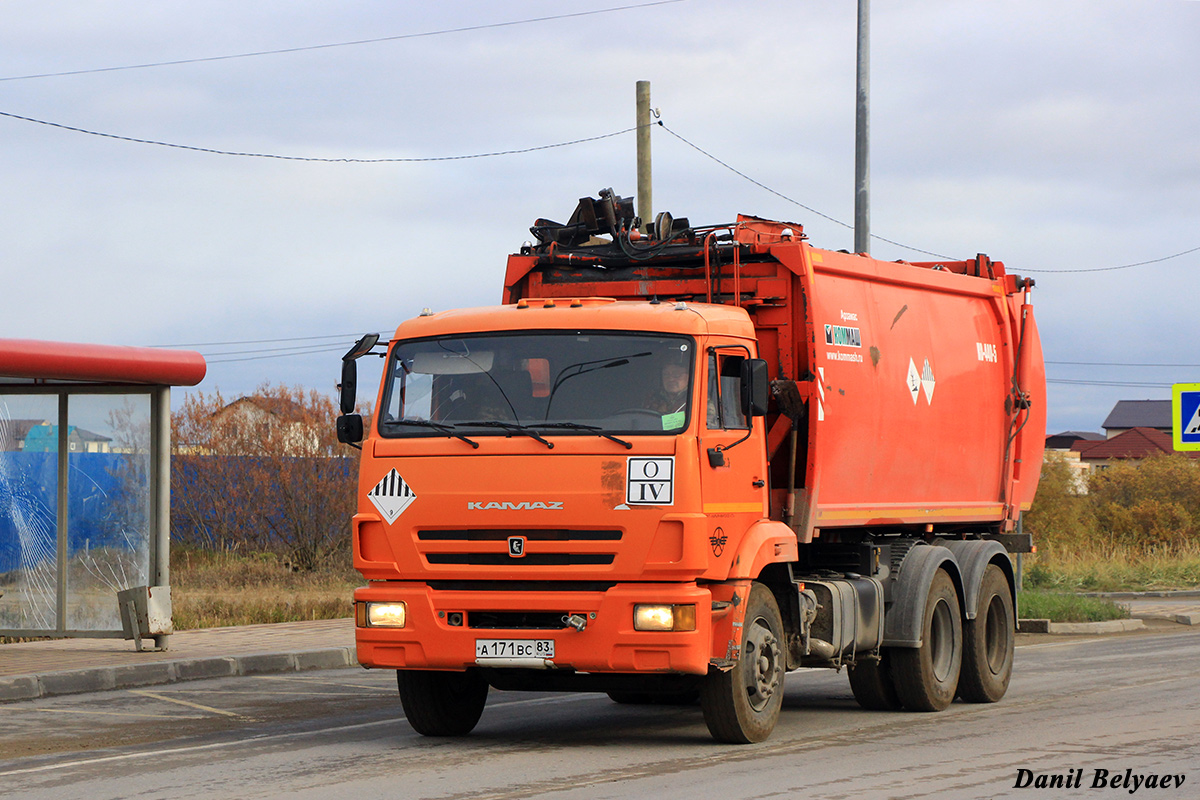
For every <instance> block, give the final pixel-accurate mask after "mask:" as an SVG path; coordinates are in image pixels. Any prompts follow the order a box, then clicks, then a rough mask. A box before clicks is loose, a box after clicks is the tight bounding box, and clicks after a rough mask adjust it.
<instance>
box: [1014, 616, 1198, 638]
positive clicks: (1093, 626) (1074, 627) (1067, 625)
mask: <svg viewBox="0 0 1200 800" xmlns="http://www.w3.org/2000/svg"><path fill="white" fill-rule="evenodd" d="M1180 616H1183V615H1180ZM1197 616H1200V615H1197ZM1145 627H1146V623H1145V621H1144V620H1141V619H1110V620H1105V621H1104V622H1051V621H1050V620H1048V619H1019V620H1017V633H1053V634H1080V633H1126V632H1128V631H1137V630H1141V629H1143V628H1145Z"/></svg>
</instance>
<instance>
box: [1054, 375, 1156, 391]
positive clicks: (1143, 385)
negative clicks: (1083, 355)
mask: <svg viewBox="0 0 1200 800" xmlns="http://www.w3.org/2000/svg"><path fill="white" fill-rule="evenodd" d="M1046 383H1059V384H1066V385H1069V386H1116V387H1123V388H1136V389H1170V388H1171V387H1172V386H1173V385H1174V384H1170V383H1149V382H1142V381H1084V380H1069V379H1066V378H1047V379H1046Z"/></svg>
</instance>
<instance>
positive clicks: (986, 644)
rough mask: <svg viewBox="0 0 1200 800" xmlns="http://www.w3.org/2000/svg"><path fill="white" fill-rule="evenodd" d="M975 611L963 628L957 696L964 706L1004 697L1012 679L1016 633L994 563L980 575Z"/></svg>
mask: <svg viewBox="0 0 1200 800" xmlns="http://www.w3.org/2000/svg"><path fill="white" fill-rule="evenodd" d="M976 608H977V611H976V613H975V619H973V620H971V621H970V622H968V623H967V624H966V626H965V627H964V629H963V665H962V678H961V679H960V681H959V684H958V693H959V696H960V697H962V699H963V700H966V701H967V702H968V703H994V702H996V701H997V700H999V699H1000V698H1001V697H1004V694H1005V692H1007V691H1008V682H1009V680H1010V679H1011V678H1012V669H1013V645H1014V639H1015V636H1014V632H1015V630H1016V627H1015V623H1014V621H1013V620H1014V617H1015V616H1016V615H1015V614H1013V600H1012V592H1011V591H1009V587H1008V579H1007V578H1006V577H1004V572H1003V571H1002V570H1001V569H1000V568H999V567H997V566H996V565H995V564H989V565H988V568H987V569H986V570H985V571H984V573H983V581H982V582H981V583H980V585H979V605H978V606H977V607H976Z"/></svg>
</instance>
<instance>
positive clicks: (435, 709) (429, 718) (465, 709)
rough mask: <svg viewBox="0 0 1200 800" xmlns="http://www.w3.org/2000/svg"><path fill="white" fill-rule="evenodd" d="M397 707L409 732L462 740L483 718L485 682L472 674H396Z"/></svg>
mask: <svg viewBox="0 0 1200 800" xmlns="http://www.w3.org/2000/svg"><path fill="white" fill-rule="evenodd" d="M396 685H397V686H398V687H399V689H400V704H401V705H403V706H404V715H405V716H406V717H407V718H408V723H409V724H410V725H412V726H413V730H415V731H416V732H417V733H419V734H422V735H423V736H465V735H467V734H468V733H470V732H471V731H472V730H473V729H474V728H475V725H476V724H477V723H478V722H479V718H480V717H481V716H482V715H483V706H484V704H485V703H486V702H487V695H488V682H487V680H485V679H484V677H483V676H482V675H480V674H479V673H478V672H476V671H474V670H468V671H466V672H431V671H425V670H403V669H402V670H398V671H397V672H396Z"/></svg>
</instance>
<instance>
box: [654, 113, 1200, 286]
mask: <svg viewBox="0 0 1200 800" xmlns="http://www.w3.org/2000/svg"><path fill="white" fill-rule="evenodd" d="M658 125H659V126H660V127H661V128H662V130H664V131H666V132H667V133H670V134H671V136H673V137H674V138H677V139H679V140H680V142H683V143H684V144H685V145H688V146H689V148H691V149H694V150H696V151H697V152H700V154H702V155H704V156H706V157H708V158H710V160H713V161H715V162H716V163H719V164H720V166H721V167H725V168H726V169H728V170H730V172H731V173H733V174H734V175H738V176H740V178H744V179H745V180H748V181H750V182H751V184H754V185H755V186H757V187H760V188H762V190H766V191H768V192H770V193H772V194H774V196H775V197H779V198H781V199H784V200H787V201H788V203H791V204H793V205H798V206H799V207H802V209H804V210H805V211H809V212H811V213H815V215H817V216H818V217H822V218H823V219H828V221H829V222H833V223H834V224H839V225H841V227H842V228H848V229H850V230H853V229H854V227H853V225H851V224H850V223H847V222H842V221H841V219H835V218H834V217H830V216H829V215H827V213H822V212H821V211H817V210H816V209H814V207H811V206H808V205H804V204H803V203H800V201H799V200H797V199H794V198H790V197H787V196H786V194H784V193H782V192H778V191H775V190H773V188H772V187H769V186H767V185H766V184H763V182H762V181H758V180H755V179H754V178H750V176H749V175H746V174H745V173H743V172H742V170H739V169H737V168H734V167H732V166H730V164H728V163H726V162H724V161H721V160H720V158H718V157H716V156H714V155H713V154H710V152H708V151H707V150H704V149H703V148H701V146H700V145H697V144H695V143H692V142H689V140H688V139H685V138H683V137H682V136H679V134H678V133H676V132H674V131H672V130H671V128H668V127H667V126H666V124H664V122H662V121H659V122H658ZM871 239H875V240H878V241H882V242H887V243H889V245H894V246H896V247H902V248H904V249H910V251H913V252H916V253H924V254H926V255H934V257H936V258H944V259H947V260H955V259H954V257H952V255H944V254H942V253H935V252H932V251H928V249H922V248H920V247H913V246H912V245H905V243H901V242H898V241H893V240H892V239H887V237H884V236H877V235H875V234H871ZM1196 251H1200V246H1198V247H1193V248H1192V249H1186V251H1183V252H1182V253H1175V254H1174V255H1164V257H1162V258H1153V259H1150V260H1147V261H1138V263H1135V264H1122V265H1120V266H1097V267H1086V269H1079V270H1032V269H1021V272H1039V273H1054V272H1062V273H1067V272H1109V271H1112V270H1128V269H1130V267H1134V266H1145V265H1147V264H1159V263H1160V261H1169V260H1171V259H1172V258H1180V257H1181V255H1187V254H1189V253H1195V252H1196Z"/></svg>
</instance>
